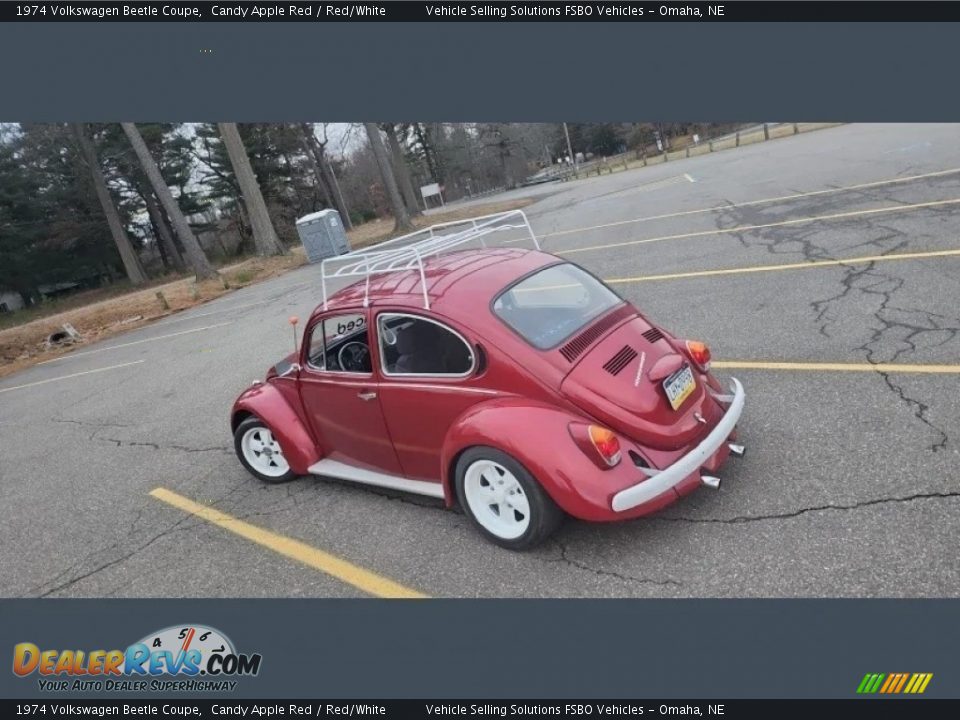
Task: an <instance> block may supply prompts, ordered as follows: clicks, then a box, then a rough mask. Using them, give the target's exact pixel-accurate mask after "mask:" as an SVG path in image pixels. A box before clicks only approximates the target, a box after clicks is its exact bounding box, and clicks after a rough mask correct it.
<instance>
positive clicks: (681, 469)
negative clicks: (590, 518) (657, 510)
mask: <svg viewBox="0 0 960 720" xmlns="http://www.w3.org/2000/svg"><path fill="white" fill-rule="evenodd" d="M730 391H731V393H732V394H731V395H724V396H715V397H717V398H718V399H720V400H723V401H729V403H730V406H729V407H728V408H727V412H726V413H725V414H724V416H723V418H722V419H721V420H720V422H719V423H717V426H716V427H715V428H714V429H713V430H711V431H710V434H709V435H707V437H705V438H704V439H703V441H702V442H701V443H700V444H699V445H697V446H696V447H695V448H694V449H693V450H691V451H690V452H688V453H687V454H686V455H684V456H683V457H682V458H680V459H679V460H677V461H676V462H675V463H673V465H671V466H670V467H668V468H664V469H663V470H655V469H653V468H649V469H648V468H640V470H641V472H644V473H646V474H647V475H648V476H649V478H648V479H647V480H644V481H643V482H640V483H637V484H636V485H631V486H630V487H628V488H626V489H624V490H621V491H620V492H618V493H617V494H616V495H614V496H613V502H612V503H611V507H612V508H613V509H614V510H615V511H616V512H623V511H624V510H629V509H630V508H635V507H636V506H637V505H642V504H643V503H645V502H648V501H650V500H653V499H654V498H655V497H657V495H659V494H660V493H662V492H664V491H666V490H669V489H671V488H672V487H674V486H675V485H677V484H678V483H679V482H680V481H681V480H683V479H684V478H686V477H688V476H689V475H690V474H691V473H694V472H696V471H697V470H699V469H700V466H702V465H703V463H705V462H706V461H707V460H708V459H709V458H710V457H711V456H712V455H713V454H714V453H715V452H717V450H719V449H720V446H721V445H723V444H724V443H725V442H726V441H727V438H728V437H730V433H732V432H733V428H734V427H735V426H736V424H737V422H738V421H739V420H740V414H741V413H742V412H743V402H744V398H745V394H744V392H743V385H741V384H740V381H739V380H737V379H736V378H731V379H730Z"/></svg>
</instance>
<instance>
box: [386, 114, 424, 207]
mask: <svg viewBox="0 0 960 720" xmlns="http://www.w3.org/2000/svg"><path fill="white" fill-rule="evenodd" d="M384 132H385V133H386V134H387V143H389V145H390V154H391V155H392V156H393V171H394V172H395V173H396V174H397V180H398V182H399V185H400V193H401V194H402V195H403V202H404V203H405V204H406V206H407V210H409V211H410V213H411V214H412V215H419V214H420V203H418V202H417V194H416V193H415V192H414V190H413V183H412V182H411V181H410V171H409V170H408V169H407V161H406V160H405V159H404V157H403V148H402V147H400V141H399V140H398V139H397V126H396V125H394V124H393V123H387V124H386V125H384Z"/></svg>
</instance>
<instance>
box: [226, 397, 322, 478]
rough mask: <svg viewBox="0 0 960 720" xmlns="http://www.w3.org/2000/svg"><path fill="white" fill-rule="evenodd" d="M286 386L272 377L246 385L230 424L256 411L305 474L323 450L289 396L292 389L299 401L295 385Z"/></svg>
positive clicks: (297, 469)
mask: <svg viewBox="0 0 960 720" xmlns="http://www.w3.org/2000/svg"><path fill="white" fill-rule="evenodd" d="M288 382H289V381H288ZM284 389H285V390H287V392H282V391H281V390H280V389H278V388H277V387H276V386H275V385H274V384H273V383H272V382H269V381H268V382H266V383H258V384H256V385H254V386H252V387H249V388H247V389H246V390H245V391H244V392H243V394H241V395H240V397H239V398H237V401H236V402H235V403H234V404H233V412H232V413H231V415H230V424H231V427H232V428H236V426H237V425H239V424H240V422H242V420H243V419H244V417H245V416H247V415H256V416H257V417H258V418H260V419H261V420H263V422H265V423H266V424H267V426H268V427H269V428H270V432H272V433H273V434H274V436H276V438H277V440H278V441H279V442H280V447H281V448H283V455H284V457H285V458H286V460H287V462H288V463H289V464H290V468H291V469H292V470H293V471H294V472H295V473H297V474H298V475H306V474H307V470H308V468H309V467H310V466H311V465H313V464H314V463H316V462H317V461H318V460H320V458H321V457H322V453H321V452H320V450H319V448H318V447H317V444H316V443H315V442H314V440H313V438H312V437H311V435H310V430H309V428H308V427H307V426H306V425H305V424H304V422H303V420H302V419H301V416H300V414H299V413H298V412H297V409H296V408H294V407H293V406H292V405H291V403H290V401H289V400H288V399H287V397H286V395H289V394H290V393H291V392H292V393H293V397H294V402H298V397H297V395H296V388H295V387H293V386H291V387H290V388H289V389H287V388H284Z"/></svg>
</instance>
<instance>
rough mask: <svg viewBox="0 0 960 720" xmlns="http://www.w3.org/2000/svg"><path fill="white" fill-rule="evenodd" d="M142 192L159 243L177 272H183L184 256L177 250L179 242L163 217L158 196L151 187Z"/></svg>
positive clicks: (184, 267) (184, 268)
mask: <svg viewBox="0 0 960 720" xmlns="http://www.w3.org/2000/svg"><path fill="white" fill-rule="evenodd" d="M141 194H142V195H143V201H144V203H146V205H147V214H148V215H149V216H150V222H151V223H152V224H153V227H154V228H155V229H156V231H157V245H158V246H159V247H161V248H162V249H163V255H165V256H166V257H167V258H168V259H169V260H170V262H171V263H173V266H174V268H176V270H177V272H183V271H184V270H186V265H185V264H184V262H183V256H182V255H181V254H180V251H179V250H177V244H176V243H175V242H174V241H173V234H172V233H171V232H170V227H169V226H168V225H167V221H166V220H164V218H163V213H162V212H160V206H159V205H157V199H156V197H154V195H153V192H151V191H150V190H149V189H144V190H143V191H142V192H141Z"/></svg>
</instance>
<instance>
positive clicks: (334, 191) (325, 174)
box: [300, 123, 353, 230]
mask: <svg viewBox="0 0 960 720" xmlns="http://www.w3.org/2000/svg"><path fill="white" fill-rule="evenodd" d="M300 131H301V133H302V134H303V139H304V142H305V143H306V150H307V156H308V157H309V158H311V159H312V161H313V167H314V172H315V173H316V174H317V182H318V183H319V184H320V185H321V186H322V187H323V188H324V189H325V193H326V195H327V197H328V198H329V200H330V201H332V202H331V204H332V205H335V206H336V208H337V212H338V213H340V219H341V220H342V221H343V225H344V227H345V228H346V229H347V230H352V229H353V221H352V220H351V219H350V210H349V209H348V208H347V203H346V201H345V200H344V199H343V193H342V192H341V191H340V183H339V182H337V176H336V174H335V173H334V172H333V167H332V166H331V165H330V158H328V157H327V147H326V145H327V144H326V142H323V143H321V142H320V140H319V139H318V138H317V134H316V132H314V128H313V125H311V124H310V123H302V124H301V125H300ZM324 133H326V129H324Z"/></svg>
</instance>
